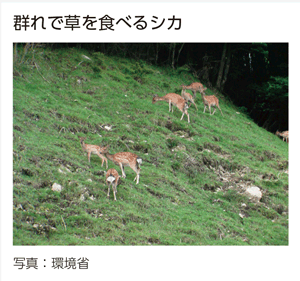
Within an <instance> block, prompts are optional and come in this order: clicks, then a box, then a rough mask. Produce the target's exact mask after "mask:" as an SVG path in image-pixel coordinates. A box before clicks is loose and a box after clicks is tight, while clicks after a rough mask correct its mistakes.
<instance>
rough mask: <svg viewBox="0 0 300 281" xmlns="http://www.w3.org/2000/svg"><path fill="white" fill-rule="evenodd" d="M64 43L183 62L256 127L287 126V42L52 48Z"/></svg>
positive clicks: (156, 62) (161, 62) (89, 46)
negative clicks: (250, 119) (256, 125)
mask: <svg viewBox="0 0 300 281" xmlns="http://www.w3.org/2000/svg"><path fill="white" fill-rule="evenodd" d="M66 45H67V46H69V47H72V46H76V47H79V48H83V49H88V50H89V51H92V50H93V51H99V52H101V53H104V54H106V55H113V56H120V57H125V58H132V59H137V60H144V61H146V62H147V63H150V64H153V65H156V66H171V67H172V68H179V67H183V66H186V67H188V69H189V71H190V72H191V73H192V74H193V75H194V77H197V78H198V80H199V81H200V82H201V83H203V84H205V85H206V86H207V87H209V88H210V89H214V90H216V91H218V92H221V93H222V94H223V95H224V96H226V98H227V99H229V100H231V101H232V102H233V103H234V104H235V105H237V106H238V107H239V108H240V111H242V112H243V113H245V114H247V115H248V116H249V117H250V118H252V119H253V120H254V122H256V123H257V124H258V125H259V126H261V127H263V128H264V129H266V130H268V131H270V132H275V131H276V130H279V131H284V130H288V43H138V44H137V43H118V44H112V43H97V44H86V43H85V44H83V43H77V44H74V43H72V44H70V43H68V44H67V43H66V44H61V43H60V44H52V47H53V48H64V47H66ZM191 82H195V81H191Z"/></svg>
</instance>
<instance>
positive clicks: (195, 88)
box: [181, 82, 207, 99]
mask: <svg viewBox="0 0 300 281" xmlns="http://www.w3.org/2000/svg"><path fill="white" fill-rule="evenodd" d="M181 87H182V89H186V90H191V91H192V92H193V94H194V99H195V98H196V92H197V91H198V92H200V93H202V92H204V91H205V90H206V89H207V88H206V87H205V88H204V86H203V85H202V84H201V83H200V82H194V83H192V84H190V85H188V86H185V85H181Z"/></svg>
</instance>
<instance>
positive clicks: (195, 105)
mask: <svg viewBox="0 0 300 281" xmlns="http://www.w3.org/2000/svg"><path fill="white" fill-rule="evenodd" d="M193 104H194V106H195V107H196V109H197V110H198V108H197V105H196V104H195V103H194V102H193Z"/></svg>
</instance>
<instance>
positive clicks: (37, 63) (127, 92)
mask: <svg viewBox="0 0 300 281" xmlns="http://www.w3.org/2000/svg"><path fill="white" fill-rule="evenodd" d="M22 52H23V51H22V49H19V50H18V57H17V58H15V62H14V85H13V87H14V92H13V159H14V164H13V165H14V166H13V169H14V174H13V184H14V185H13V188H14V189H13V195H14V197H13V208H14V210H13V214H14V223H13V227H14V231H13V234H14V238H13V239H14V240H13V241H14V245H287V244H288V174H287V172H286V171H287V170H288V145H287V143H284V142H283V141H282V140H281V139H279V138H278V137H277V136H275V135H273V134H271V133H270V132H267V131H265V130H264V129H262V128H260V127H258V126H257V125H256V124H254V123H253V122H252V120H250V119H249V118H248V117H247V116H246V115H244V114H243V112H242V111H240V109H238V108H236V107H235V106H233V105H232V104H231V103H230V101H228V100H226V98H225V97H223V96H220V95H218V97H219V99H220V107H221V109H222V111H223V114H224V118H223V117H222V116H221V114H220V112H219V111H218V110H217V111H216V113H215V115H213V116H210V115H209V113H207V112H206V113H205V114H204V113H203V108H204V107H203V104H202V101H201V98H200V97H201V96H200V94H199V93H198V94H197V99H196V104H197V106H198V109H199V110H198V111H196V109H195V107H194V106H193V105H192V106H191V107H190V108H189V109H188V112H189V114H190V118H191V123H190V124H188V123H187V117H186V116H184V119H183V120H182V121H180V118H181V112H180V111H179V110H178V109H177V108H175V109H174V112H173V113H172V112H169V110H168V109H169V107H168V104H167V103H166V102H163V101H159V102H157V103H156V104H152V97H153V95H154V94H158V95H159V96H163V95H165V94H167V93H170V92H174V93H178V94H180V92H181V88H180V85H181V84H189V83H191V82H194V81H197V79H195V78H194V77H193V76H192V75H191V74H190V73H189V72H188V69H187V68H185V67H182V68H179V69H177V70H173V69H171V68H160V67H156V66H152V65H148V64H146V63H144V62H143V61H135V60H129V59H125V58H119V57H108V56H105V55H104V54H102V53H99V52H96V53H95V52H89V51H86V50H83V49H75V48H74V49H55V50H52V49H50V48H47V47H43V48H38V47H36V48H34V49H30V50H28V52H27V53H26V54H25V55H24V56H23V53H22ZM207 94H208V95H209V94H214V93H213V92H212V91H210V90H208V91H207ZM240 94H241V95H242V94H243V93H240ZM78 136H85V137H87V139H86V143H89V144H97V145H99V144H101V145H107V144H109V145H110V148H109V151H110V153H117V152H121V151H130V152H134V153H136V154H137V155H138V156H140V157H141V158H142V159H143V164H142V170H141V174H140V183H139V184H138V185H136V184H135V183H134V182H133V179H134V177H135V173H134V172H133V171H132V170H131V169H130V168H129V167H126V168H125V172H126V175H127V177H126V179H121V184H120V185H119V186H118V193H117V201H114V200H113V194H112V191H111V195H110V198H109V199H107V197H106V193H107V187H106V185H105V166H104V167H101V159H100V158H99V157H98V156H97V155H92V156H91V162H90V163H88V160H87V154H86V153H84V152H83V151H82V149H81V146H80V143H79V140H78ZM108 165H109V168H115V169H116V170H117V171H118V172H119V174H121V170H120V168H119V167H118V166H116V165H115V164H113V163H112V162H111V161H108ZM54 183H57V184H59V185H61V186H62V187H63V189H62V191H61V192H57V191H53V190H51V188H52V185H53V184H54ZM248 186H258V187H259V188H260V189H261V190H262V192H263V197H262V199H261V200H260V202H258V203H257V202H253V201H252V200H251V199H250V198H248V197H247V196H246V195H245V194H244V190H245V188H246V187H248Z"/></svg>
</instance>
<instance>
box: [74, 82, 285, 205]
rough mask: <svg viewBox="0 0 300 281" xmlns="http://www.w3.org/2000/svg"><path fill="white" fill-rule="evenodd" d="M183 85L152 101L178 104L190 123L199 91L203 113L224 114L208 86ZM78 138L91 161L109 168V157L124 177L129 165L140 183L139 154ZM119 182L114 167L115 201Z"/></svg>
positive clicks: (111, 171)
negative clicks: (111, 150)
mask: <svg viewBox="0 0 300 281" xmlns="http://www.w3.org/2000/svg"><path fill="white" fill-rule="evenodd" d="M181 87H182V91H181V96H180V95H178V94H175V93H169V94H166V95H165V96H163V97H159V96H158V95H155V96H154V97H153V99H152V103H153V104H154V103H156V102H157V101H166V102H168V103H169V111H170V112H171V110H172V112H173V106H176V107H177V108H178V109H179V110H180V111H181V112H182V116H181V119H180V120H182V119H183V117H184V114H185V115H187V118H188V123H190V116H189V114H188V111H187V109H188V108H189V107H190V106H191V104H193V105H194V106H195V108H196V110H198V108H197V105H196V103H195V99H196V92H199V93H200V94H201V97H202V102H203V104H204V111H203V113H205V110H206V107H208V109H209V113H210V115H214V113H215V111H216V107H217V108H218V109H219V110H220V112H221V114H222V116H224V115H223V112H222V110H221V108H220V106H219V99H218V98H217V97H216V96H215V95H210V96H207V95H206V94H205V90H206V89H207V88H206V87H204V86H203V85H202V84H201V83H199V82H195V83H192V84H190V85H189V86H185V85H181ZM186 90H191V91H192V92H193V96H192V95H191V94H190V93H188V92H186ZM212 106H213V107H214V111H213V113H211V107H212ZM276 135H278V136H281V137H282V138H283V141H285V140H286V142H288V140H289V132H288V131H284V132H279V131H277V132H276ZM78 138H79V141H80V144H81V147H82V149H83V151H84V152H87V157H88V161H89V162H90V157H91V154H96V155H98V156H99V157H100V158H101V160H102V163H101V167H103V163H104V161H105V163H106V169H107V168H108V164H107V159H108V160H110V161H112V162H113V163H114V164H116V165H118V166H119V167H120V169H121V172H122V177H123V178H126V174H125V171H124V167H126V166H129V167H130V168H131V169H132V170H133V171H134V172H135V173H136V177H135V178H134V181H136V184H138V183H139V178H140V171H141V168H140V166H141V164H142V158H141V157H139V156H138V155H136V154H134V153H132V152H118V153H115V154H110V153H109V152H108V147H109V145H107V146H106V147H102V146H100V145H93V144H86V143H85V142H84V141H85V139H86V138H85V137H80V136H78ZM119 183H120V176H119V174H118V172H117V171H116V170H115V169H114V168H111V169H109V170H108V171H107V172H106V184H107V186H108V192H107V197H108V198H109V192H110V187H111V186H112V189H113V194H114V200H115V201H116V200H117V198H116V193H117V185H118V184H119Z"/></svg>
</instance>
